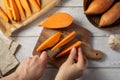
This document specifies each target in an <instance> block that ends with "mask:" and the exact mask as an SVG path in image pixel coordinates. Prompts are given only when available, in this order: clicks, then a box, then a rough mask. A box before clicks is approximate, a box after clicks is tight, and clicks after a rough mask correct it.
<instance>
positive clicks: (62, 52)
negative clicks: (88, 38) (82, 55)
mask: <svg viewBox="0 0 120 80" xmlns="http://www.w3.org/2000/svg"><path fill="white" fill-rule="evenodd" d="M81 43H82V42H81V41H77V42H75V43H73V44H72V45H70V46H69V47H67V48H66V49H64V50H63V51H61V52H60V53H58V55H57V56H56V58H59V57H62V56H65V55H67V54H69V52H70V50H71V49H72V48H74V47H75V48H78V47H80V45H81Z"/></svg>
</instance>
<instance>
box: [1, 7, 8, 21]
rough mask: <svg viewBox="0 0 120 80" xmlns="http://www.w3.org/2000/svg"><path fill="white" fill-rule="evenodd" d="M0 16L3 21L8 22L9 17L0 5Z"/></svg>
mask: <svg viewBox="0 0 120 80" xmlns="http://www.w3.org/2000/svg"><path fill="white" fill-rule="evenodd" d="M0 17H1V18H2V19H3V20H4V21H5V22H8V21H9V18H8V16H7V15H6V13H5V12H4V11H3V9H2V8H1V7H0Z"/></svg>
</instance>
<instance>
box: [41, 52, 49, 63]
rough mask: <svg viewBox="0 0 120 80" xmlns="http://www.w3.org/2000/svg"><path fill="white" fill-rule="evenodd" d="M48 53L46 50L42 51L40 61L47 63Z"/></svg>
mask: <svg viewBox="0 0 120 80" xmlns="http://www.w3.org/2000/svg"><path fill="white" fill-rule="evenodd" d="M47 56H48V55H47V53H46V51H44V52H42V53H41V55H40V62H41V63H42V64H45V63H47Z"/></svg>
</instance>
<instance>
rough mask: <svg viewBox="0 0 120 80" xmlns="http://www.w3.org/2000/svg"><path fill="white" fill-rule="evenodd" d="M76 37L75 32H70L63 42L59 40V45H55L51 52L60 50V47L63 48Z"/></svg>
mask: <svg viewBox="0 0 120 80" xmlns="http://www.w3.org/2000/svg"><path fill="white" fill-rule="evenodd" d="M75 36H76V32H75V31H73V32H71V33H70V34H69V35H68V36H66V37H65V38H64V39H63V40H61V41H60V42H59V43H57V44H56V45H55V46H54V47H53V48H52V49H51V51H54V50H56V49H57V48H60V47H62V46H64V45H65V44H67V43H68V42H70V41H71V40H73V39H74V37H75Z"/></svg>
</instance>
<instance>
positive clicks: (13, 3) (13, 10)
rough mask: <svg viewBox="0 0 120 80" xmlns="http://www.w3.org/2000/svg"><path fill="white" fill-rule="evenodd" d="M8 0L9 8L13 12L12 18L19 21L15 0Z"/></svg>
mask: <svg viewBox="0 0 120 80" xmlns="http://www.w3.org/2000/svg"><path fill="white" fill-rule="evenodd" d="M9 2H10V8H11V11H12V14H13V19H14V20H15V21H20V14H19V11H18V8H17V5H16V2H15V0H9Z"/></svg>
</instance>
